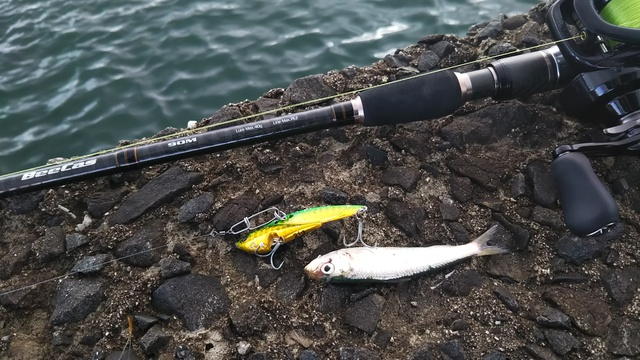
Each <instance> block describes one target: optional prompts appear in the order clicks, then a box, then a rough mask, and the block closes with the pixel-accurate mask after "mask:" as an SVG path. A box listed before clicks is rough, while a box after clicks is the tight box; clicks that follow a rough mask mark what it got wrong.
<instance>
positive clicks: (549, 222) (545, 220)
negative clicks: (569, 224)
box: [531, 205, 564, 230]
mask: <svg viewBox="0 0 640 360" xmlns="http://www.w3.org/2000/svg"><path fill="white" fill-rule="evenodd" d="M531 220H533V221H535V222H537V223H538V224H541V225H545V226H549V227H550V228H552V229H556V230H562V229H563V228H564V221H562V217H561V216H560V214H558V213H557V212H555V211H553V210H551V209H547V208H544V207H542V206H538V205H536V206H534V207H533V210H532V211H531Z"/></svg>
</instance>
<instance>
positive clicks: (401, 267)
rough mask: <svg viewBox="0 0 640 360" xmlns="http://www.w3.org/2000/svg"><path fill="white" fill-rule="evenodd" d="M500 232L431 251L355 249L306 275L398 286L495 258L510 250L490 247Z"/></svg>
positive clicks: (313, 265) (321, 260)
mask: <svg viewBox="0 0 640 360" xmlns="http://www.w3.org/2000/svg"><path fill="white" fill-rule="evenodd" d="M496 229H497V225H494V226H493V227H491V229H489V230H487V231H486V232H485V233H484V234H482V235H480V236H479V237H478V238H477V239H475V240H473V241H471V242H469V243H467V244H464V245H436V246H428V247H356V248H349V249H340V250H336V251H333V252H330V253H328V254H326V255H322V256H319V257H318V258H316V259H315V260H313V261H311V262H310V263H309V264H308V265H307V266H306V267H305V268H304V270H305V272H306V273H307V275H308V276H309V277H310V278H312V279H315V280H324V281H326V282H330V281H333V282H340V281H342V282H345V281H363V282H364V281H374V282H375V281H377V282H385V281H387V282H395V281H403V280H408V279H409V278H411V277H412V276H416V275H420V274H423V273H426V272H428V271H430V270H433V269H437V268H440V267H443V266H445V265H448V264H451V263H453V262H456V261H458V260H462V259H466V258H469V257H472V256H484V255H494V254H502V253H506V252H509V250H507V249H505V248H503V247H500V246H494V245H488V244H487V242H488V241H489V240H490V239H491V237H492V236H493V235H494V233H495V231H496Z"/></svg>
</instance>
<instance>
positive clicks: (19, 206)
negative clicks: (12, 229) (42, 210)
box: [8, 191, 44, 215]
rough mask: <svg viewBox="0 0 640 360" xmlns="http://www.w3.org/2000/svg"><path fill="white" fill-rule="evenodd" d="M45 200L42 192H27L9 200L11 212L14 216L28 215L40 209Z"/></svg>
mask: <svg viewBox="0 0 640 360" xmlns="http://www.w3.org/2000/svg"><path fill="white" fill-rule="evenodd" d="M42 200H44V193H43V192H42V191H34V192H27V193H24V194H18V195H15V196H12V197H10V198H9V205H8V208H9V211H11V213H12V214H14V215H22V214H28V213H30V212H32V211H34V210H36V209H37V208H38V206H40V203H41V202H42Z"/></svg>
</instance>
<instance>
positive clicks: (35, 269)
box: [0, 5, 640, 360]
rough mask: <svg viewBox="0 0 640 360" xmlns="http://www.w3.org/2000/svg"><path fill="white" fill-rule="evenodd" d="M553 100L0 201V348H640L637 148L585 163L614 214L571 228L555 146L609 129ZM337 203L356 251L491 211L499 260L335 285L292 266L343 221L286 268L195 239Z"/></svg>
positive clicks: (289, 99) (593, 353)
mask: <svg viewBox="0 0 640 360" xmlns="http://www.w3.org/2000/svg"><path fill="white" fill-rule="evenodd" d="M545 13H546V7H545V5H539V6H537V7H535V8H533V9H532V10H531V11H530V12H529V13H528V14H522V15H516V16H512V17H504V16H499V17H496V18H495V19H494V20H492V21H490V22H487V23H482V24H478V25H476V26H473V27H472V28H470V29H469V33H468V35H467V36H466V37H457V36H453V35H429V36H426V37H424V38H423V39H420V40H419V41H418V42H417V43H416V44H415V45H412V46H409V47H408V48H405V49H399V50H397V51H396V52H395V54H393V55H389V56H387V57H386V58H384V59H383V60H381V61H379V62H377V63H375V64H372V65H370V66H366V67H362V68H358V67H349V68H346V69H342V70H336V71H331V72H329V73H327V74H321V75H311V76H308V77H305V78H301V79H298V80H296V81H294V82H293V83H292V84H291V85H290V86H289V87H288V88H287V89H273V90H270V91H268V92H267V93H265V94H264V96H263V97H261V98H259V99H257V100H255V101H244V102H242V103H238V104H230V105H227V106H225V107H224V108H222V109H220V111H218V112H217V113H215V114H213V116H211V117H209V118H206V119H203V120H202V121H201V122H200V123H199V125H201V126H202V125H205V124H214V123H218V122H222V121H225V120H229V119H233V118H237V117H240V116H247V115H251V114H257V113H260V112H262V111H266V110H273V109H276V108H279V107H282V106H285V105H290V104H294V103H300V102H303V101H307V100H312V99H318V98H323V97H326V96H332V95H335V94H339V93H344V92H348V91H353V90H358V89H362V88H365V87H368V86H371V85H375V84H382V83H385V82H389V81H392V80H395V79H400V78H404V77H407V76H411V75H414V74H416V73H418V72H424V71H429V70H433V69H438V68H443V67H449V66H452V65H456V64H462V63H466V62H469V61H473V60H476V59H478V58H480V57H486V56H494V55H499V54H503V53H507V52H510V51H513V50H515V49H521V48H526V47H530V46H533V45H538V44H542V43H545V42H547V41H550V40H551V36H550V34H549V32H548V29H547V27H546V25H545V23H544V20H545V17H544V14H545ZM484 65H485V64H484V63H480V64H474V65H466V66H465V67H463V68H461V69H458V70H459V71H468V70H474V69H477V68H480V67H481V66H484ZM558 96H560V91H554V92H548V93H543V94H538V95H535V96H531V97H528V98H526V99H518V100H513V101H504V102H496V101H493V100H491V99H487V100H482V101H476V102H473V103H469V104H466V105H465V106H464V107H463V108H462V109H460V110H459V111H458V112H456V113H455V114H453V115H451V116H447V117H444V118H441V119H437V120H433V121H424V122H416V123H410V124H406V125H399V126H385V127H379V128H364V127H355V126H354V127H344V128H336V129H332V130H324V131H319V132H315V133H311V134H306V135H297V136H294V137H291V138H287V139H284V140H280V141H272V142H268V143H262V144H258V145H254V146H250V147H244V148H240V149H235V150H230V151H225V152H222V153H218V154H212V155H205V156H199V157H195V158H191V159H187V160H183V161H178V162H173V163H169V164H163V165H157V166H153V167H149V168H145V169H141V170H138V171H133V172H129V173H125V174H119V175H114V176H110V177H104V178H99V179H95V180H88V181H84V182H81V183H77V184H71V185H66V186H62V187H56V188H53V189H50V190H44V191H39V192H33V193H27V194H22V195H18V196H13V197H9V198H6V199H2V200H0V358H2V359H54V358H55V359H94V360H98V359H165V360H166V359H185V360H186V359H252V360H258V359H274V360H275V359H300V360H312V359H340V360H353V359H372V360H373V359H411V360H421V359H453V360H461V359H487V360H489V359H491V360H497V359H638V358H640V320H639V319H640V291H639V290H638V289H639V288H640V265H639V260H640V241H639V240H638V239H639V238H640V236H639V233H638V227H639V226H640V217H639V216H638V211H640V187H639V185H640V161H639V160H638V159H637V158H636V157H616V158H606V159H596V160H593V161H592V163H593V165H594V168H595V169H596V172H597V173H598V175H599V176H600V177H601V179H603V180H604V181H605V183H606V184H607V185H608V186H609V187H610V188H611V190H612V191H613V192H614V194H615V195H614V196H615V199H616V201H617V202H618V205H619V206H620V211H621V215H622V220H623V224H622V226H619V227H618V228H616V229H614V231H612V232H610V233H608V234H606V235H603V236H601V237H596V238H578V237H576V236H573V235H571V233H569V231H568V230H567V229H566V227H565V226H564V223H563V219H562V211H561V208H560V206H559V202H558V194H557V190H556V189H555V186H554V184H553V181H552V179H551V177H550V173H549V165H550V163H551V160H552V159H551V155H550V152H551V151H552V150H553V149H554V148H555V147H556V146H557V145H560V144H573V143H578V142H585V141H593V140H597V139H601V135H600V134H601V131H600V129H601V128H602V127H604V126H605V124H602V123H598V122H597V121H595V122H594V121H590V122H586V121H583V120H584V119H575V118H571V117H568V116H566V115H564V114H563V112H562V109H560V108H558V107H557V106H556V101H557V98H558ZM344 99H346V98H340V99H338V100H344ZM327 104H328V103H325V104H322V105H327ZM298 110H303V109H298ZM172 131H175V129H167V131H166V132H165V133H171V132H172ZM347 203H348V204H364V205H366V206H367V207H368V214H367V217H366V221H365V226H364V240H365V241H366V242H367V243H369V244H376V245H377V246H430V245H435V244H451V245H453V244H463V243H466V242H468V241H470V240H471V239H473V238H475V237H476V236H478V235H480V234H482V233H483V232H484V231H486V230H487V229H488V228H489V227H491V225H492V224H495V223H497V224H499V232H498V236H497V239H496V240H495V241H497V242H499V243H501V244H503V245H504V246H508V247H509V248H510V249H511V250H512V252H511V253H509V254H502V255H495V256H488V257H482V258H473V259H470V260H466V261H462V262H460V263H457V264H455V265H452V266H450V267H447V268H446V269H442V270H441V271H437V272H434V273H432V274H427V275H423V276H419V277H417V278H414V279H412V280H410V281H407V282H402V283H395V284H342V285H336V284H325V283H320V282H315V281H311V280H309V279H308V278H307V277H306V275H305V274H304V272H303V267H304V266H305V265H306V264H307V263H308V262H309V261H310V260H312V259H314V258H315V257H317V256H318V255H320V254H325V253H327V252H330V251H332V250H335V249H339V248H341V247H342V246H343V245H342V236H347V237H352V236H354V234H355V231H356V227H357V225H356V222H355V220H353V219H347V220H345V221H342V222H333V223H329V224H327V225H325V226H323V227H322V228H321V229H318V230H315V231H313V232H310V233H308V234H305V235H304V236H303V237H301V238H299V239H296V240H294V241H292V242H291V243H289V244H287V245H285V246H283V247H282V249H281V250H280V251H279V252H278V254H277V255H276V261H282V260H284V266H283V267H282V269H281V270H273V269H271V268H270V266H269V260H268V259H265V258H259V257H256V256H254V255H253V254H247V253H244V252H241V251H239V250H238V249H236V248H235V247H234V241H235V240H236V238H235V237H232V236H225V237H223V236H211V235H209V234H210V233H211V232H212V230H214V229H215V230H216V231H222V230H227V229H229V228H230V227H231V226H232V225H233V224H235V223H236V222H238V221H240V220H242V219H243V218H244V217H246V216H249V215H251V214H254V213H256V212H258V211H260V210H263V209H266V208H268V207H271V206H276V207H278V208H279V209H281V210H282V211H284V212H286V213H290V212H292V211H295V210H299V209H303V208H308V207H312V206H319V205H331V204H347ZM376 265H377V266H381V267H384V266H385V264H376ZM52 279H53V280H52ZM29 285H32V286H29ZM15 289H20V290H18V291H13V290H15ZM128 319H131V326H130V325H129V322H128ZM123 349H124V351H123Z"/></svg>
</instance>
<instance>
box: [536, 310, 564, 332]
mask: <svg viewBox="0 0 640 360" xmlns="http://www.w3.org/2000/svg"><path fill="white" fill-rule="evenodd" d="M535 320H536V323H537V324H538V325H541V326H546V327H550V328H556V329H569V328H571V319H570V318H569V316H567V315H566V314H565V313H563V312H562V311H560V310H558V309H554V308H552V307H549V306H540V307H538V308H537V309H536V315H535Z"/></svg>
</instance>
